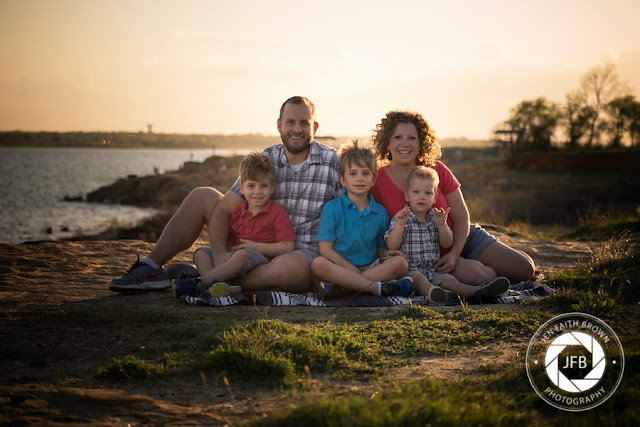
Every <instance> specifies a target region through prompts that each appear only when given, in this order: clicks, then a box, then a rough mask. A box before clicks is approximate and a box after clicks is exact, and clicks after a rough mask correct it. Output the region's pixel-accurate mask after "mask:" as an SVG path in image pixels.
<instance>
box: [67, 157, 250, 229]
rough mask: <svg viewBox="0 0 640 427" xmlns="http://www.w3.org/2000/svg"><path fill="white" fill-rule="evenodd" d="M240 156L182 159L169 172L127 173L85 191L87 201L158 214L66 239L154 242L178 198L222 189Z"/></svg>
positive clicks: (235, 172)
mask: <svg viewBox="0 0 640 427" xmlns="http://www.w3.org/2000/svg"><path fill="white" fill-rule="evenodd" d="M241 160H242V156H232V157H221V156H212V157H209V158H208V159H206V160H205V161H203V162H185V163H184V164H183V166H182V167H181V168H180V169H179V170H177V171H173V172H168V173H165V174H162V175H149V176H142V177H138V176H136V175H130V176H128V177H126V178H121V179H118V180H117V181H116V182H114V183H113V184H110V185H106V186H104V187H100V188H98V189H97V190H95V191H92V192H91V193H89V194H87V197H86V200H85V201H86V202H89V203H118V204H122V205H131V206H138V207H152V208H155V209H159V210H161V211H162V213H160V214H158V215H155V216H153V217H151V218H149V219H147V220H145V221H143V222H142V223H140V224H138V225H136V226H134V227H129V228H119V227H112V228H109V229H107V230H105V231H103V232H101V233H99V234H96V235H86V236H77V237H71V238H69V239H66V240H67V241H86V240H118V239H140V240H144V241H147V242H155V241H156V240H157V238H158V237H159V236H160V233H162V230H163V229H164V226H165V225H166V223H167V221H168V220H169V218H171V216H172V215H173V213H174V212H175V211H176V210H177V209H178V207H179V206H180V203H182V200H184V198H185V197H186V196H187V195H188V194H189V192H190V191H191V190H193V189H194V188H196V187H201V186H209V187H214V188H216V189H218V190H220V191H221V192H223V193H224V192H226V191H227V190H228V189H229V187H231V186H232V185H233V183H234V182H235V180H236V178H237V177H238V167H239V165H240V161H241Z"/></svg>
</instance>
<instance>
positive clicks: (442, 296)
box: [427, 286, 453, 304]
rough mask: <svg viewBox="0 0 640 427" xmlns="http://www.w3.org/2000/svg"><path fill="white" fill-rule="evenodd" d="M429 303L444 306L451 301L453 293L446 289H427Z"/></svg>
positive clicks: (437, 287)
mask: <svg viewBox="0 0 640 427" xmlns="http://www.w3.org/2000/svg"><path fill="white" fill-rule="evenodd" d="M427 297H428V298H429V301H431V302H433V303H436V304H446V303H448V302H450V301H451V300H452V299H453V293H452V292H451V291H448V290H446V289H442V288H441V287H439V286H434V287H433V288H431V289H429V294H428V295H427Z"/></svg>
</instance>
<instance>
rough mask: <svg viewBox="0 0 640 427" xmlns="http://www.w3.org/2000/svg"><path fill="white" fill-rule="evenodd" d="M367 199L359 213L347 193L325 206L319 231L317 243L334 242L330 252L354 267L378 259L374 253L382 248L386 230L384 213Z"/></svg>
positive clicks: (371, 198) (386, 223) (387, 223)
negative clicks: (335, 253)
mask: <svg viewBox="0 0 640 427" xmlns="http://www.w3.org/2000/svg"><path fill="white" fill-rule="evenodd" d="M368 198H369V206H368V207H367V208H365V209H364V210H363V211H362V212H360V211H359V210H358V206H356V204H355V203H353V202H352V201H351V200H349V198H348V197H347V193H346V191H345V192H344V193H343V194H342V196H340V197H337V198H335V199H333V200H331V201H329V202H327V203H326V204H325V205H324V209H323V210H322V216H321V217H320V228H319V229H318V241H319V242H333V249H334V250H335V251H336V252H338V253H339V254H340V255H341V256H342V257H343V258H344V259H346V260H347V261H349V262H350V263H351V264H353V265H355V266H357V267H361V266H365V265H369V264H371V263H372V262H374V261H375V260H376V259H377V258H378V255H377V250H378V248H381V247H384V246H385V241H384V233H385V231H387V228H388V226H389V219H388V215H387V211H386V209H385V208H383V207H382V205H379V204H378V203H376V201H375V200H374V199H373V197H372V196H371V194H369V195H368Z"/></svg>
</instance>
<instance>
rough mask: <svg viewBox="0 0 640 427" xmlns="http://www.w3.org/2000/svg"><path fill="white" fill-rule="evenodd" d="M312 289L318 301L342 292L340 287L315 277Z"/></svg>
mask: <svg viewBox="0 0 640 427" xmlns="http://www.w3.org/2000/svg"><path fill="white" fill-rule="evenodd" d="M312 290H313V292H315V293H316V295H318V299H319V300H320V301H324V300H328V299H331V298H336V297H338V296H340V295H342V294H343V292H342V288H341V287H339V286H336V285H334V284H333V283H329V282H322V281H320V280H317V279H316V280H314V281H313V286H312Z"/></svg>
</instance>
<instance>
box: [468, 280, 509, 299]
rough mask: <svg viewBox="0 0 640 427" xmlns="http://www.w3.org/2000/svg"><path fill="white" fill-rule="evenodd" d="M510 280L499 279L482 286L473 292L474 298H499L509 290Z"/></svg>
mask: <svg viewBox="0 0 640 427" xmlns="http://www.w3.org/2000/svg"><path fill="white" fill-rule="evenodd" d="M509 285H510V283H509V279H507V278H506V277H498V278H496V279H493V280H492V281H490V282H489V283H485V284H483V285H480V286H478V287H477V288H476V290H475V291H473V296H474V297H475V296H486V297H497V296H498V295H502V294H503V293H505V292H507V291H508V290H509Z"/></svg>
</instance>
